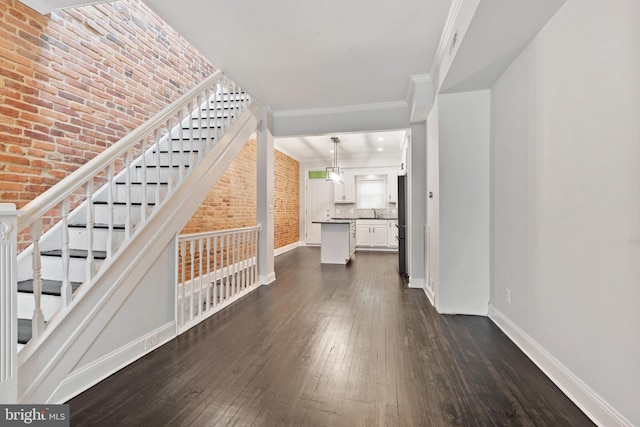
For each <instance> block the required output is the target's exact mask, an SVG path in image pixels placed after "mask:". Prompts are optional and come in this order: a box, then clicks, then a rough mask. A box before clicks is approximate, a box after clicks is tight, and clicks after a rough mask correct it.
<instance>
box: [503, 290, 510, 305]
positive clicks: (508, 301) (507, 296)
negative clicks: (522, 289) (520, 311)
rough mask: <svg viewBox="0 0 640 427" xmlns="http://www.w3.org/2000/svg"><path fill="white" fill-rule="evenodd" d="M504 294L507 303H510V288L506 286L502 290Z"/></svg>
mask: <svg viewBox="0 0 640 427" xmlns="http://www.w3.org/2000/svg"><path fill="white" fill-rule="evenodd" d="M504 296H505V299H506V300H507V304H511V289H509V288H507V289H505V290H504Z"/></svg>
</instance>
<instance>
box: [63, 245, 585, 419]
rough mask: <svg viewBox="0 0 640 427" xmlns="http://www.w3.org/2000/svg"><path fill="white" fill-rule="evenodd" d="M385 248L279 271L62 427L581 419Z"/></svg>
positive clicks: (293, 261) (490, 330)
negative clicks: (412, 280) (436, 303)
mask: <svg viewBox="0 0 640 427" xmlns="http://www.w3.org/2000/svg"><path fill="white" fill-rule="evenodd" d="M395 262H396V257H395V255H394V254H391V253H372V252H369V253H366V252H364V253H363V252H359V253H358V254H357V256H356V258H355V260H354V261H353V262H352V263H351V264H349V265H348V266H346V267H345V266H332V265H321V264H320V251H319V249H317V248H299V249H296V250H294V251H292V252H289V253H286V254H284V255H281V256H279V257H278V258H277V259H276V275H277V281H276V282H275V283H274V284H272V285H271V286H268V287H264V286H263V287H261V288H260V289H258V290H256V291H255V292H254V293H252V294H251V295H249V296H248V297H246V298H244V299H243V300H241V301H239V302H237V303H236V304H234V305H232V306H231V307H229V308H227V309H225V310H223V311H222V312H220V313H218V314H216V315H215V316H213V317H212V318H210V319H209V320H208V321H205V322H204V323H202V324H200V325H198V326H196V327H195V328H193V329H191V330H190V331H188V332H187V333H185V334H183V335H181V336H180V337H178V338H177V339H176V340H173V341H171V342H170V343H168V344H166V345H164V346H162V347H161V348H159V349H157V350H156V351H154V352H152V353H151V354H149V355H148V356H146V357H144V358H143V359H141V360H139V361H137V362H135V363H133V364H132V365H130V366H128V367H127V368H125V369H123V370H121V371H119V372H117V373H116V374H114V375H112V376H111V377H109V378H107V379H106V380H104V381H103V382H101V383H100V384H98V385H97V386H95V387H93V388H91V389H90V390H88V391H86V392H85V393H83V394H81V395H79V396H77V397H76V398H74V399H72V400H71V401H70V402H69V403H70V405H71V425H72V426H115V425H122V426H165V425H166V426H227V425H233V426H280V425H282V426H587V425H593V424H592V423H591V422H590V421H589V419H588V418H587V417H586V416H585V415H584V414H582V412H580V410H579V409H578V408H576V406H575V405H573V403H571V401H569V399H567V397H565V396H564V395H563V394H562V392H560V391H559V390H558V389H557V388H556V387H555V386H554V385H553V384H552V383H551V382H550V381H549V380H548V379H547V378H546V377H545V376H544V375H543V374H542V372H540V371H539V370H538V369H537V368H536V367H535V365H534V364H533V363H532V362H531V361H529V359H527V357H526V356H525V355H524V354H523V353H522V352H520V351H519V350H518V349H517V348H516V347H515V345H514V344H512V343H511V342H510V341H509V340H508V339H507V338H506V337H505V336H504V335H503V334H502V332H500V331H499V330H498V328H497V327H495V326H494V325H493V323H492V322H491V321H490V320H489V319H487V318H484V317H472V316H440V315H438V314H437V313H436V312H435V310H434V309H433V308H432V307H431V306H430V305H429V302H428V300H427V298H426V296H425V295H424V293H423V292H422V290H417V289H408V288H407V287H406V285H405V284H404V283H403V280H402V279H401V278H400V277H399V276H398V274H397V273H396V269H395Z"/></svg>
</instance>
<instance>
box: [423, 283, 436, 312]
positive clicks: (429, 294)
mask: <svg viewBox="0 0 640 427" xmlns="http://www.w3.org/2000/svg"><path fill="white" fill-rule="evenodd" d="M424 293H425V294H426V295H427V298H428V299H429V302H430V303H431V305H432V306H433V307H435V306H436V295H435V294H434V292H433V289H430V288H429V287H425V288H424Z"/></svg>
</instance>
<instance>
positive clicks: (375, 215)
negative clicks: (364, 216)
mask: <svg viewBox="0 0 640 427" xmlns="http://www.w3.org/2000/svg"><path fill="white" fill-rule="evenodd" d="M372 210H373V217H374V218H378V212H377V211H376V210H375V209H372Z"/></svg>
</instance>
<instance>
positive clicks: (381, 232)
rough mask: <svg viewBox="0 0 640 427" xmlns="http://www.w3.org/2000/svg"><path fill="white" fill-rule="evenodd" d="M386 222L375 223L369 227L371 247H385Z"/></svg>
mask: <svg viewBox="0 0 640 427" xmlns="http://www.w3.org/2000/svg"><path fill="white" fill-rule="evenodd" d="M388 234H389V233H388V232H387V221H377V223H376V224H375V225H372V226H371V246H372V247H377V248H384V247H386V246H387V235H388Z"/></svg>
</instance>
